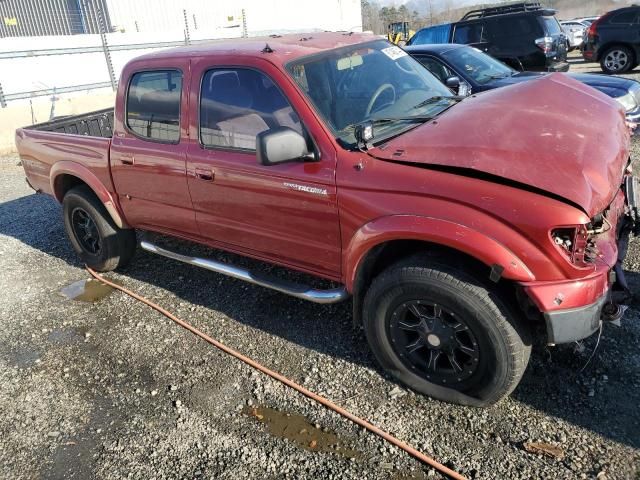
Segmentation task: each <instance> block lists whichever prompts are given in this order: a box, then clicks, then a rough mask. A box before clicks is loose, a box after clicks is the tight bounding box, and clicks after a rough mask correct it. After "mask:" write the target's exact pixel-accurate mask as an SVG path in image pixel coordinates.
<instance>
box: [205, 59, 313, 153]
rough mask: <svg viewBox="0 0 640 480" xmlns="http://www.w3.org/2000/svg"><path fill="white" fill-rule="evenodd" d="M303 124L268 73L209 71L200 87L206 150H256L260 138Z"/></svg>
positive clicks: (232, 70)
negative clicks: (264, 133) (266, 132)
mask: <svg viewBox="0 0 640 480" xmlns="http://www.w3.org/2000/svg"><path fill="white" fill-rule="evenodd" d="M277 127H289V128H291V129H293V130H295V131H296V132H298V133H300V134H303V129H302V124H301V123H300V119H299V118H298V115H297V114H296V112H295V111H294V110H293V108H292V107H291V105H290V104H289V101H288V100H287V99H286V98H285V96H284V94H283V93H282V92H281V91H280V89H279V88H278V87H277V86H276V85H275V84H274V82H273V81H272V80H271V79H270V78H269V77H267V76H266V75H265V74H264V73H262V72H259V71H257V70H253V69H250V68H216V69H212V70H208V71H207V72H205V74H204V76H203V78H202V84H201V87H200V134H199V135H200V144H201V145H202V146H203V147H205V148H227V149H240V150H247V151H255V149H256V136H257V135H258V134H259V133H261V132H264V131H266V130H270V129H272V128H277Z"/></svg>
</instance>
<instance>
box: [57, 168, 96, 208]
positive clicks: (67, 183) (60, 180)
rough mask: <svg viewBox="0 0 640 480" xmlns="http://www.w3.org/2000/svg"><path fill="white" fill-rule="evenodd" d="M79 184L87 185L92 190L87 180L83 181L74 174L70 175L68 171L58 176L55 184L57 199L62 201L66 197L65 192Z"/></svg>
mask: <svg viewBox="0 0 640 480" xmlns="http://www.w3.org/2000/svg"><path fill="white" fill-rule="evenodd" d="M79 185H85V186H86V187H87V188H89V190H91V187H89V185H88V184H87V183H86V182H84V181H82V180H81V179H79V178H78V177H76V176H74V175H69V174H68V173H64V174H62V175H58V176H57V177H56V179H55V182H54V185H53V192H54V194H55V196H56V199H58V201H59V202H62V199H63V198H64V196H65V194H66V193H67V192H68V191H69V190H71V189H72V188H74V187H77V186H79Z"/></svg>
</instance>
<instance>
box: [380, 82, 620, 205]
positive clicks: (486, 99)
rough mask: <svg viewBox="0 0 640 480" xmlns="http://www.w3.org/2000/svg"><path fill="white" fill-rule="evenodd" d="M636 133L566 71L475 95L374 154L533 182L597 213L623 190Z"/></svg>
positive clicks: (602, 98) (612, 105) (612, 104)
mask: <svg viewBox="0 0 640 480" xmlns="http://www.w3.org/2000/svg"><path fill="white" fill-rule="evenodd" d="M629 142H630V135H629V130H628V128H627V126H626V123H625V117H624V112H623V110H622V108H621V107H620V106H619V105H618V103H617V102H615V101H614V100H612V99H610V98H609V97H607V96H606V95H604V94H603V93H600V92H598V91H596V90H594V89H592V88H590V87H587V86H585V85H584V84H582V83H580V82H578V81H576V80H574V79H572V78H570V77H568V76H566V75H562V74H552V75H546V76H543V77H541V78H540V79H536V80H532V81H529V82H523V83H520V84H517V85H512V86H510V87H505V88H501V89H497V90H492V91H490V92H486V93H482V94H480V95H477V96H474V97H471V98H468V99H466V100H464V101H462V102H461V103H459V104H458V105H455V106H454V107H452V108H451V109H450V110H448V111H447V112H445V113H443V114H442V115H441V116H440V117H438V118H437V119H436V120H435V121H432V122H428V123H425V124H424V125H421V126H419V127H417V128H415V129H413V130H411V131H409V132H407V133H405V134H403V135H400V136H398V137H396V138H394V139H392V140H390V141H389V142H387V143H386V144H383V145H381V146H379V147H377V148H372V149H371V150H370V151H369V152H370V153H371V154H372V155H374V156H376V157H379V158H381V159H386V160H391V161H394V162H408V163H420V164H425V165H435V166H443V167H457V168H463V169H469V170H465V172H470V171H471V173H473V172H472V171H473V170H476V171H479V172H483V173H486V174H490V175H495V176H498V177H502V178H505V179H508V180H511V181H514V182H519V183H522V184H526V185H530V186H531V187H533V188H535V189H538V190H544V191H546V192H549V193H550V194H553V195H555V196H558V197H562V198H564V199H566V200H569V201H570V202H573V203H574V204H577V205H578V206H580V207H581V208H582V209H583V210H584V211H585V212H586V213H587V214H588V215H589V216H590V217H592V216H594V215H596V214H597V213H600V212H601V211H602V210H604V209H605V208H606V207H607V206H608V205H609V203H610V202H611V200H612V199H613V197H614V195H615V193H616V192H617V190H618V189H619V187H620V184H621V180H622V173H623V171H624V168H625V166H626V163H627V159H628V158H629Z"/></svg>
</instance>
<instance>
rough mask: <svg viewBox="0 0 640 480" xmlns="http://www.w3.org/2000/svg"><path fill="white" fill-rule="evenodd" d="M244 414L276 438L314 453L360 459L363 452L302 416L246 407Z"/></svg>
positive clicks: (266, 408) (264, 408) (269, 409)
mask: <svg viewBox="0 0 640 480" xmlns="http://www.w3.org/2000/svg"><path fill="white" fill-rule="evenodd" d="M244 413H245V414H247V415H249V416H251V417H253V418H255V419H256V420H258V421H259V422H260V423H263V424H265V425H266V426H267V428H268V430H269V433H270V434H271V435H273V436H275V437H280V438H286V439H287V440H290V441H292V442H295V443H296V444H297V445H298V446H300V447H302V448H304V449H305V450H309V451H312V452H331V453H337V454H338V455H342V456H343V457H346V458H355V459H359V458H361V457H362V452H360V451H358V450H354V449H353V448H351V447H350V446H349V445H348V444H347V443H346V442H345V441H344V440H342V439H340V437H338V435H336V434H335V433H333V432H325V431H323V430H322V429H320V428H316V427H315V426H314V425H312V424H311V423H309V422H308V421H307V419H306V418H305V417H303V416H302V415H296V414H290V413H284V412H281V411H279V410H275V409H273V408H269V407H245V409H244Z"/></svg>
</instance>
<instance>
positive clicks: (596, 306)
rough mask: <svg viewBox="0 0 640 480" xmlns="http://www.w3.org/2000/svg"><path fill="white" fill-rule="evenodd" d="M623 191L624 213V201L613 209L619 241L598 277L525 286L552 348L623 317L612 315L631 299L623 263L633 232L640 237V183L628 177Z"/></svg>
mask: <svg viewBox="0 0 640 480" xmlns="http://www.w3.org/2000/svg"><path fill="white" fill-rule="evenodd" d="M622 191H623V192H624V195H623V196H624V210H623V209H622V205H621V201H620V200H619V201H618V203H617V205H618V207H617V208H616V207H615V206H614V204H612V206H611V207H610V208H611V209H613V212H621V213H620V216H619V217H618V218H619V220H618V221H617V222H615V223H614V225H615V227H614V228H615V235H616V237H615V238H616V241H615V243H614V244H613V245H610V249H612V250H611V252H610V253H611V256H608V257H607V258H608V259H609V260H608V261H605V262H601V263H600V265H599V266H598V267H597V268H596V270H595V272H594V273H592V274H591V275H589V276H588V277H585V278H581V279H578V280H566V281H561V282H531V283H527V284H522V286H523V287H524V291H525V292H526V293H527V295H528V296H529V298H530V299H531V301H532V302H533V303H534V304H535V305H536V306H537V307H538V309H539V311H540V312H541V313H542V315H543V317H544V319H545V323H546V327H547V335H548V343H550V344H558V343H568V342H573V341H577V340H581V339H583V338H586V337H588V336H590V335H592V334H593V333H594V332H595V331H596V330H598V328H599V327H600V325H601V323H602V321H603V319H604V320H608V321H614V320H617V319H618V318H619V317H617V318H614V317H612V315H611V312H612V311H614V312H615V311H617V310H618V305H619V304H621V303H625V302H626V301H628V300H629V299H630V298H631V292H630V291H629V287H628V285H627V282H626V279H625V275H624V270H623V268H622V263H623V261H624V258H625V256H626V254H627V247H628V243H629V236H630V235H631V233H632V232H633V234H634V235H637V234H638V233H639V232H638V227H640V215H639V208H640V181H638V179H637V178H634V177H632V176H631V175H628V176H626V177H625V178H624V186H623V189H622ZM620 195H622V193H621V194H620ZM618 198H619V197H618ZM614 218H615V217H614ZM612 223H613V222H612ZM612 240H613V239H612ZM607 244H608V243H607ZM607 263H608V265H612V264H613V266H612V267H610V266H608V265H607ZM603 310H605V313H604V314H603ZM620 311H623V310H620ZM620 316H621V314H620Z"/></svg>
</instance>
